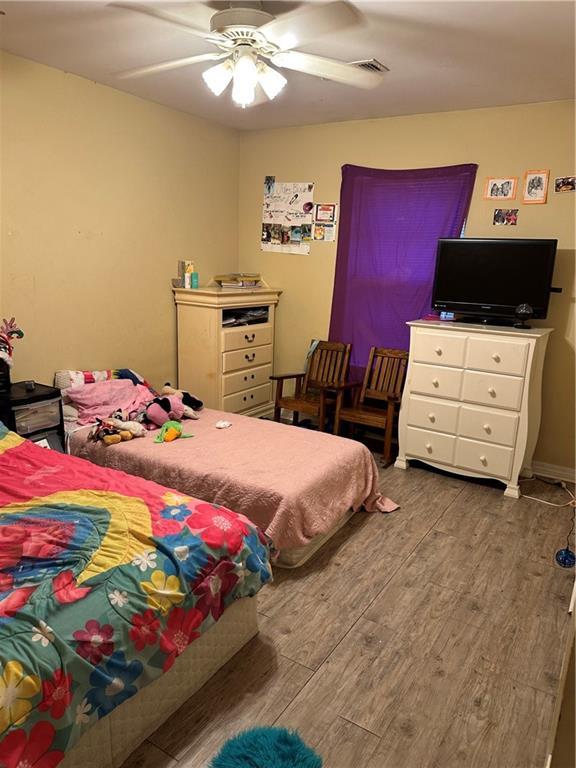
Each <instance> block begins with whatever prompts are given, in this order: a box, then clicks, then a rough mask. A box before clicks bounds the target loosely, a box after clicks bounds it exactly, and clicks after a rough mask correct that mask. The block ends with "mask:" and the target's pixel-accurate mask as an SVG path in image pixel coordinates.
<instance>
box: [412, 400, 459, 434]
mask: <svg viewBox="0 0 576 768" xmlns="http://www.w3.org/2000/svg"><path fill="white" fill-rule="evenodd" d="M459 409H460V406H459V405H456V403H448V402H442V401H441V400H433V399H430V400H429V399H427V398H425V397H411V398H410V400H409V401H408V424H410V426H412V427H424V429H433V430H435V431H436V432H452V433H453V434H454V433H455V432H456V427H457V424H458V411H459Z"/></svg>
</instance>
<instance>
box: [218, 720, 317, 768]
mask: <svg viewBox="0 0 576 768" xmlns="http://www.w3.org/2000/svg"><path fill="white" fill-rule="evenodd" d="M210 768H322V758H320V757H319V756H318V755H317V754H316V752H314V751H313V750H312V749H310V747H307V746H306V744H304V742H303V741H302V739H301V738H300V736H298V734H297V733H295V732H294V731H287V730H286V729H285V728H251V729H250V730H249V731H243V732H242V733H239V734H238V736H234V737H233V738H232V739H229V740H228V741H227V742H226V744H224V746H223V747H222V749H221V751H220V752H219V753H218V754H217V755H216V757H215V758H214V759H213V760H212V762H211V763H210Z"/></svg>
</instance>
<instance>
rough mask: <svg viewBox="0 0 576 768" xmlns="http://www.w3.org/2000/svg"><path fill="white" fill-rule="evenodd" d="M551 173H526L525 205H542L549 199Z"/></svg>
mask: <svg viewBox="0 0 576 768" xmlns="http://www.w3.org/2000/svg"><path fill="white" fill-rule="evenodd" d="M549 176H550V171H548V170H546V171H526V175H525V176H524V189H523V193H522V202H523V203H524V204H525V205H538V204H540V205H542V204H543V203H545V202H546V198H547V197H548V179H549Z"/></svg>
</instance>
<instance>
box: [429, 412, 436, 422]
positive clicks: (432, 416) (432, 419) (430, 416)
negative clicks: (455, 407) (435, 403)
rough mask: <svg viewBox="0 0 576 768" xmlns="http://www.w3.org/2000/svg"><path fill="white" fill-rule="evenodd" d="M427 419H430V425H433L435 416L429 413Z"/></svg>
mask: <svg viewBox="0 0 576 768" xmlns="http://www.w3.org/2000/svg"><path fill="white" fill-rule="evenodd" d="M428 418H429V419H430V421H431V422H432V424H434V422H435V421H436V416H435V414H433V413H429V414H428Z"/></svg>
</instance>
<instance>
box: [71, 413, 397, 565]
mask: <svg viewBox="0 0 576 768" xmlns="http://www.w3.org/2000/svg"><path fill="white" fill-rule="evenodd" d="M221 420H226V421H229V422H230V423H231V426H230V427H229V428H228V429H218V428H216V424H217V422H219V421H221ZM184 431H185V433H187V434H193V435H194V438H193V439H188V440H177V441H175V442H173V443H170V444H157V443H154V439H153V438H154V436H155V434H156V433H155V432H154V431H152V432H150V433H149V434H148V435H146V437H144V438H139V439H135V440H131V441H129V442H126V443H121V444H119V445H114V446H104V445H102V444H101V443H93V442H90V441H89V440H88V430H87V429H84V430H78V431H76V432H74V433H73V434H71V436H70V450H71V453H73V454H75V455H77V456H82V457H83V458H87V459H89V460H90V461H93V462H95V463H96V464H99V465H101V466H106V467H113V468H116V469H121V470H124V471H125V472H129V473H131V474H134V475H139V476H141V477H146V478H149V479H151V480H155V481H157V482H159V483H162V484H163V485H168V486H169V487H172V488H177V489H178V490H179V491H181V492H182V493H188V494H192V495H195V496H200V497H201V498H205V499H207V500H209V501H211V502H212V503H215V504H222V505H223V506H226V507H230V508H232V509H234V510H236V511H238V512H241V513H243V514H244V515H246V516H247V517H249V518H250V519H251V520H252V521H253V522H255V523H256V524H257V525H258V526H259V527H260V528H261V529H262V530H263V531H265V532H266V533H267V534H268V536H269V537H270V538H271V539H272V541H273V543H274V545H275V547H276V548H277V549H279V550H286V549H294V548H300V547H305V546H306V545H308V544H309V543H310V542H311V541H313V540H315V539H317V538H318V537H321V536H325V535H327V534H329V533H330V531H332V530H333V529H334V528H335V527H336V526H337V525H338V524H339V523H340V522H341V521H342V520H343V519H344V518H345V516H346V515H347V514H348V512H349V510H353V511H357V510H359V509H360V508H362V507H363V508H364V509H365V510H367V511H370V512H376V511H380V512H390V511H392V510H393V509H395V508H396V505H395V504H394V503H393V502H392V501H390V500H389V499H387V498H385V497H384V496H382V495H381V494H380V492H379V488H378V485H379V476H378V469H377V467H376V463H375V461H374V458H373V456H372V454H371V453H370V451H369V450H368V449H367V448H366V446H364V445H362V443H359V442H357V441H355V440H348V439H346V438H343V437H337V436H334V435H330V434H327V433H324V432H315V431H312V430H307V429H300V428H296V427H293V426H291V425H287V424H279V423H276V422H273V421H268V420H264V419H255V418H250V417H247V416H242V415H240V414H234V413H224V412H221V411H215V410H211V409H204V410H203V411H202V412H201V413H200V418H199V419H198V420H197V421H192V422H186V421H185V422H184Z"/></svg>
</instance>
